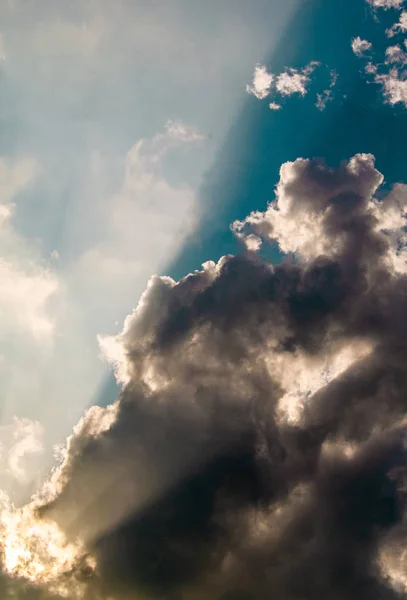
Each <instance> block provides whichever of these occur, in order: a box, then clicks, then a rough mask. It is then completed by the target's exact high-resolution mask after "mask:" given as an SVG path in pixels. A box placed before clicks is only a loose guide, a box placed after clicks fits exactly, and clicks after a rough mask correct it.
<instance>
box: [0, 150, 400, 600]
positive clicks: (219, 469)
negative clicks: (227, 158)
mask: <svg viewBox="0 0 407 600" xmlns="http://www.w3.org/2000/svg"><path fill="white" fill-rule="evenodd" d="M382 181H383V177H382V175H381V174H380V173H379V172H378V171H377V170H376V168H375V165H374V157H373V156H371V155H368V154H359V155H356V156H354V157H353V158H352V159H350V160H349V161H348V162H344V163H343V164H341V165H340V166H339V167H338V168H336V169H332V168H329V167H327V166H326V164H325V163H324V162H322V161H317V160H305V159H298V160H296V161H294V162H292V163H286V164H284V165H283V166H282V167H281V172H280V181H279V183H278V186H277V189H276V198H275V200H274V201H273V202H272V203H271V204H270V206H269V207H268V208H267V210H266V211H265V212H254V213H252V214H251V215H249V216H248V217H247V218H246V219H245V220H244V221H241V222H236V223H234V224H233V229H234V231H235V233H236V235H237V236H238V237H240V239H241V240H242V243H243V244H244V245H245V247H246V250H245V252H243V254H242V255H240V256H225V257H223V258H222V259H221V260H220V261H219V262H218V263H217V264H215V263H213V262H208V263H205V264H204V265H203V268H202V270H201V271H196V272H194V273H191V274H190V275H188V276H187V277H185V278H184V279H182V280H181V281H179V282H175V281H174V280H172V279H171V278H168V277H158V276H154V277H153V278H152V279H151V280H150V283H149V285H148V288H147V290H146V291H145V293H144V295H143V296H142V298H141V300H140V303H139V304H138V306H137V308H136V309H135V310H134V312H133V313H132V314H131V315H129V317H128V318H127V319H126V322H125V324H124V328H123V331H122V333H121V334H120V335H119V336H117V337H115V338H102V339H101V345H102V349H103V352H104V354H105V356H106V357H107V358H109V359H110V360H111V361H113V363H114V367H115V370H116V373H117V377H118V379H119V380H120V381H121V382H122V385H123V390H122V393H121V395H120V397H119V398H118V399H117V401H116V402H115V404H113V405H112V406H109V407H107V408H106V409H103V408H99V407H93V408H91V409H90V410H89V412H88V413H87V414H86V415H85V416H84V417H83V419H82V420H81V421H80V423H79V424H78V425H77V426H76V428H75V430H74V432H73V434H72V436H71V437H70V438H69V440H68V442H67V445H66V448H65V450H64V452H63V455H62V462H61V464H60V466H59V467H58V469H56V470H55V471H54V473H53V475H52V477H51V479H50V480H49V481H48V483H47V484H46V485H45V487H44V489H43V490H42V491H41V492H40V493H39V494H38V495H37V497H36V498H35V499H34V500H33V502H32V503H31V504H29V505H27V506H25V507H23V508H21V509H14V508H13V507H12V506H10V504H9V503H8V501H7V498H4V499H3V505H4V508H3V514H2V517H3V518H2V522H3V525H2V530H1V540H2V542H1V543H2V548H3V551H2V552H3V571H4V575H3V578H2V580H1V581H2V583H1V585H3V590H4V591H3V596H2V597H5V598H9V597H10V598H11V597H13V594H17V597H22V593H23V591H24V593H26V594H32V596H26V597H29V598H30V597H32V598H41V597H44V598H47V599H50V598H54V599H55V598H62V597H68V598H70V599H74V600H76V599H91V600H93V599H99V600H100V599H103V600H107V599H114V600H130V599H133V598H157V599H158V598H169V599H170V598H171V599H172V598H174V599H175V598H177V599H178V598H179V599H191V598H193V599H195V598H196V599H203V600H204V599H217V600H221V599H222V600H226V599H229V600H231V599H238V598H239V599H255V600H257V599H259V600H263V599H268V598H271V597H273V598H286V599H287V600H297V599H299V598H301V599H303V600H315V599H316V598H321V599H322V598H335V599H338V600H345V599H346V600H353V599H355V600H356V599H358V600H360V599H362V600H371V599H372V598H381V599H386V600H387V599H388V600H393V599H394V600H395V599H396V598H406V597H407V583H406V568H407V565H406V564H405V556H404V550H403V548H404V544H405V515H406V504H405V500H406V498H405V492H404V490H405V477H406V470H405V463H406V443H405V441H406V434H407V429H406V421H405V413H406V404H405V398H406V391H407V376H406V372H405V362H406V357H407V345H406V331H407V318H406V311H405V302H406V297H407V278H406V272H407V269H406V250H405V248H406V241H407V240H406V233H405V217H406V205H407V187H406V186H404V185H402V184H398V185H396V186H395V187H394V188H393V189H392V190H391V191H390V192H389V193H388V194H387V196H385V197H384V198H383V197H382V196H383V195H382V194H380V199H378V197H379V194H377V190H378V188H379V187H380V185H381V183H382ZM275 243H277V244H278V245H279V247H280V250H281V251H282V252H283V253H285V254H286V255H287V256H286V259H285V260H283V261H282V263H281V264H278V265H275V266H274V265H272V264H270V263H269V262H266V261H264V260H262V258H261V257H260V255H259V250H260V249H261V247H262V245H264V244H275ZM22 590H23V591H22ZM19 594H20V595H19ZM35 594H37V595H35ZM41 594H43V596H41ZM14 597H15V596H14Z"/></svg>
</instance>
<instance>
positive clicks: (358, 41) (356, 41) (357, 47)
mask: <svg viewBox="0 0 407 600" xmlns="http://www.w3.org/2000/svg"><path fill="white" fill-rule="evenodd" d="M351 46H352V51H353V53H354V54H356V56H364V54H365V52H368V51H369V50H370V49H371V47H372V44H371V43H370V42H368V41H367V40H362V38H361V37H359V36H358V37H355V38H353V40H352V42H351Z"/></svg>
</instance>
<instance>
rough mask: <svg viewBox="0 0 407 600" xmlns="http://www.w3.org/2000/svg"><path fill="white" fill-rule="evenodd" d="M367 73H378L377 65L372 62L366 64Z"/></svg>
mask: <svg viewBox="0 0 407 600" xmlns="http://www.w3.org/2000/svg"><path fill="white" fill-rule="evenodd" d="M365 73H367V75H376V73H377V65H374V64H373V63H372V62H368V63H367V65H366V66H365Z"/></svg>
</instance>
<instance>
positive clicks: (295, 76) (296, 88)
mask: <svg viewBox="0 0 407 600" xmlns="http://www.w3.org/2000/svg"><path fill="white" fill-rule="evenodd" d="M318 65H319V63H317V62H315V61H313V62H310V63H309V64H308V65H307V66H306V67H305V68H304V69H301V70H298V69H292V68H287V69H286V70H285V71H284V73H281V74H280V75H279V76H278V77H277V80H276V88H277V91H278V92H279V93H280V94H281V95H282V96H291V95H292V94H300V95H301V96H305V94H306V93H307V86H308V84H309V83H310V81H311V79H310V75H311V74H312V73H313V71H314V70H315V68H316V67H317V66H318Z"/></svg>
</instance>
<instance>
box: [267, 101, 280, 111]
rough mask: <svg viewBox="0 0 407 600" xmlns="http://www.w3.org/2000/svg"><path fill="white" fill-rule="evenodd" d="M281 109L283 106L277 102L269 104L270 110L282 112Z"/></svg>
mask: <svg viewBox="0 0 407 600" xmlns="http://www.w3.org/2000/svg"><path fill="white" fill-rule="evenodd" d="M281 108H282V106H281V104H278V103H277V102H270V104H269V109H270V110H280V109H281Z"/></svg>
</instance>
